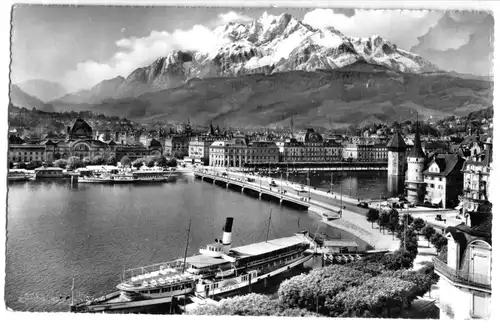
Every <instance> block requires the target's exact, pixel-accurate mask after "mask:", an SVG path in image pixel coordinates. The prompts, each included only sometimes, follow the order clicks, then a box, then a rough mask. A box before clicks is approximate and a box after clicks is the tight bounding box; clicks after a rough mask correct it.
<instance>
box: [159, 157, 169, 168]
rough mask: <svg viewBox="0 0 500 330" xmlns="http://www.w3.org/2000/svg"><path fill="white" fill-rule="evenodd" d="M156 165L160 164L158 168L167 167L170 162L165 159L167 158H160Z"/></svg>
mask: <svg viewBox="0 0 500 330" xmlns="http://www.w3.org/2000/svg"><path fill="white" fill-rule="evenodd" d="M156 163H157V164H158V166H161V167H166V166H168V161H167V159H166V158H165V156H160V157H158V158H157V159H156Z"/></svg>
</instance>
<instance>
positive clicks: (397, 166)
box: [387, 131, 406, 176]
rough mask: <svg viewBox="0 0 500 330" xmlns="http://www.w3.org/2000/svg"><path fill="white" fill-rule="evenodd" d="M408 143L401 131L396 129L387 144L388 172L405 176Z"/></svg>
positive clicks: (391, 174) (390, 174)
mask: <svg viewBox="0 0 500 330" xmlns="http://www.w3.org/2000/svg"><path fill="white" fill-rule="evenodd" d="M405 156H406V144H405V141H404V140H403V138H402V137H401V134H400V133H399V131H396V134H394V135H393V136H392V138H391V140H390V141H389V143H388V144H387V174H388V175H389V176H404V175H405V170H406V160H405V158H406V157H405Z"/></svg>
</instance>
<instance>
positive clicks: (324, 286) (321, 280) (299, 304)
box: [278, 265, 371, 314]
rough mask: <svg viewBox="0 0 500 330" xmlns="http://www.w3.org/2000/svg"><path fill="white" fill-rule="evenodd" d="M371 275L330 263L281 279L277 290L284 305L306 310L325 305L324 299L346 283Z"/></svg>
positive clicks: (355, 281)
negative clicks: (308, 271) (327, 265)
mask: <svg viewBox="0 0 500 330" xmlns="http://www.w3.org/2000/svg"><path fill="white" fill-rule="evenodd" d="M370 277H371V275H370V274H367V273H364V272H362V271H359V270H356V269H354V268H352V267H346V266H340V265H333V266H329V267H325V268H320V269H314V270H312V271H311V272H310V273H308V274H301V275H298V276H295V277H292V278H291V279H288V280H286V281H284V282H283V283H281V285H280V287H279V290H278V300H279V303H280V305H282V306H285V307H287V308H305V309H307V310H309V311H316V310H318V311H319V312H320V313H322V314H325V313H328V311H326V310H325V309H324V302H325V301H326V300H327V299H329V298H332V297H334V296H335V295H336V294H338V293H339V292H341V291H343V290H345V289H346V288H347V287H349V286H353V285H360V284H361V283H363V282H365V281H366V280H367V279H368V278H370Z"/></svg>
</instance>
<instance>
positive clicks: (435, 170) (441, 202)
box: [423, 154, 464, 208]
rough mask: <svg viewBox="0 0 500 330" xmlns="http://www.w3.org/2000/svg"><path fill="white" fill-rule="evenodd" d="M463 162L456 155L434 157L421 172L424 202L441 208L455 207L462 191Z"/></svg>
mask: <svg viewBox="0 0 500 330" xmlns="http://www.w3.org/2000/svg"><path fill="white" fill-rule="evenodd" d="M463 163H464V160H463V159H462V158H460V157H459V156H458V155H456V154H437V155H435V156H434V157H433V158H432V159H431V161H430V163H429V166H428V167H427V169H426V170H425V171H424V172H423V175H424V182H425V189H426V194H425V198H424V201H427V202H429V203H431V204H433V205H436V206H440V207H442V208H450V207H455V206H456V205H457V204H458V196H459V194H460V191H461V189H462V184H463V183H462V182H463V175H462V173H461V170H462V166H463Z"/></svg>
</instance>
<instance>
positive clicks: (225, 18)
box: [212, 11, 254, 26]
mask: <svg viewBox="0 0 500 330" xmlns="http://www.w3.org/2000/svg"><path fill="white" fill-rule="evenodd" d="M253 20H254V19H253V18H252V17H250V16H247V15H245V14H243V13H237V12H235V11H229V12H227V13H221V14H219V15H218V16H217V19H216V20H214V21H213V22H212V25H214V26H219V25H224V24H227V23H231V22H235V23H248V22H251V21H253Z"/></svg>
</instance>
